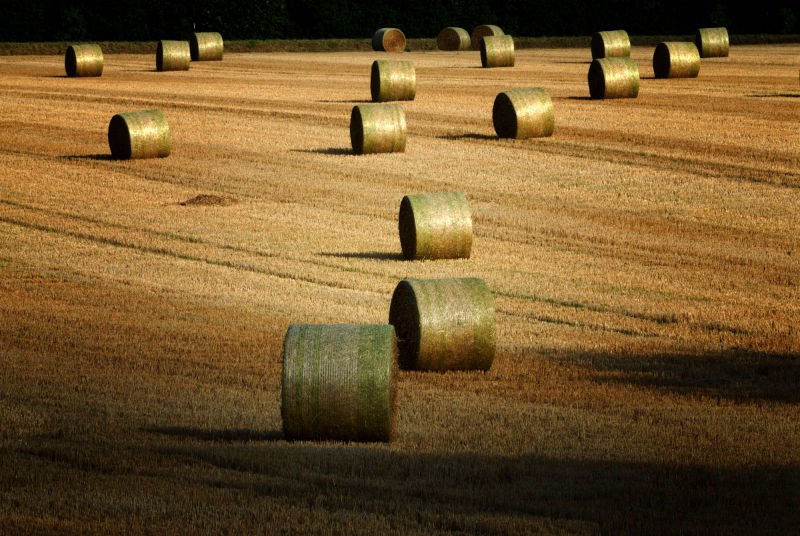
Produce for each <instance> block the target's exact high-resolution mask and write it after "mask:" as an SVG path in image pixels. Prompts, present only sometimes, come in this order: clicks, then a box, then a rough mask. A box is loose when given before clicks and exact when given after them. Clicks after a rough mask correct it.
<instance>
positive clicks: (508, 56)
mask: <svg viewBox="0 0 800 536" xmlns="http://www.w3.org/2000/svg"><path fill="white" fill-rule="evenodd" d="M480 48H481V66H482V67H485V68H492V67H513V66H514V38H513V37H511V36H510V35H498V36H496V37H493V36H487V37H484V38H482V39H481V44H480Z"/></svg>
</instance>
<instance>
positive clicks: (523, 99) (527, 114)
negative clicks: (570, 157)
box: [492, 88, 555, 139]
mask: <svg viewBox="0 0 800 536" xmlns="http://www.w3.org/2000/svg"><path fill="white" fill-rule="evenodd" d="M492 123H494V130H495V132H497V135H498V136H499V137H501V138H516V139H525V138H541V137H546V136H551V135H552V134H553V127H554V125H555V116H554V114H553V101H552V100H551V99H550V94H549V93H547V91H545V90H544V89H542V88H527V89H514V90H510V91H504V92H502V93H499V94H498V95H497V97H495V99H494V106H493V107H492Z"/></svg>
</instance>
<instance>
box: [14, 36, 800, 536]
mask: <svg viewBox="0 0 800 536" xmlns="http://www.w3.org/2000/svg"><path fill="white" fill-rule="evenodd" d="M652 54H653V50H652V48H645V47H634V48H633V51H632V55H633V58H634V59H635V60H636V61H637V63H638V65H639V69H640V73H641V77H642V80H641V87H640V91H639V96H638V97H637V98H635V99H615V100H597V101H593V100H590V99H589V89H588V84H587V72H588V69H589V61H590V59H591V54H590V51H589V50H588V49H569V50H567V49H554V50H518V51H517V54H516V62H515V66H514V67H513V68H509V69H481V68H480V58H479V54H478V52H475V51H469V52H460V53H453V52H412V53H405V54H402V58H401V59H404V60H409V61H412V62H413V64H414V67H415V69H416V75H417V95H416V99H415V100H414V101H409V102H403V103H402V108H403V110H404V111H405V115H406V120H407V144H406V148H405V152H404V153H389V154H377V155H365V156H360V155H359V156H357V155H354V154H352V150H351V147H350V138H349V128H348V127H349V120H350V112H351V110H352V108H353V106H355V105H358V104H362V103H365V102H368V101H369V100H370V65H371V64H372V62H373V61H374V60H375V59H380V58H383V57H384V55H383V54H382V53H373V52H346V53H302V54H301V53H295V54H290V53H274V54H235V53H230V54H226V55H225V59H224V60H223V61H222V62H200V63H196V64H193V65H192V68H191V70H189V71H182V72H167V73H159V72H155V71H154V68H153V57H152V54H147V55H113V54H106V56H105V61H104V69H103V75H102V77H99V78H67V77H66V75H65V73H64V63H63V57H61V56H27V57H26V56H12V57H3V58H2V60H0V90H1V91H0V319H2V321H1V322H0V533H3V534H52V533H60V534H81V535H83V534H122V533H125V534H145V533H146V534H223V533H224V534H259V533H292V534H298V533H307V534H334V533H348V534H420V535H421V534H426V535H427V534H443V533H460V534H463V533H480V534H642V533H650V534H653V533H657V534H704V533H725V534H754V533H759V534H791V533H796V532H797V530H798V527H800V509H798V508H797V505H798V504H800V424H799V423H800V359H799V358H798V355H800V334H798V326H800V234H799V233H798V230H799V229H800V128H798V120H800V86H798V80H797V72H798V63H799V62H800V46H798V45H786V46H739V47H734V48H733V49H732V50H731V53H730V57H728V58H711V59H704V60H703V63H702V69H701V71H700V75H699V76H698V77H697V78H692V79H666V80H656V79H654V78H653V71H652V62H651V59H652ZM526 87H541V88H543V89H545V90H546V91H547V92H548V93H549V94H550V96H551V98H552V101H553V105H554V110H555V129H554V132H553V135H552V136H551V137H548V138H537V139H528V140H514V139H498V138H497V137H496V136H495V133H494V129H493V126H492V103H493V102H494V99H495V97H496V95H497V94H498V93H500V92H502V91H507V90H511V89H519V88H526ZM151 109H158V110H160V111H161V112H162V113H163V114H164V116H165V117H166V119H167V121H168V123H169V129H170V134H171V140H172V147H171V153H170V155H169V156H168V157H166V158H151V159H137V160H112V159H111V158H110V151H109V146H108V141H107V137H106V136H107V129H108V124H109V121H110V119H111V118H112V117H113V116H114V115H115V114H119V113H127V112H134V111H139V110H151ZM452 191H460V192H464V194H465V196H466V198H467V200H468V202H469V206H470V209H471V213H472V224H473V233H474V236H473V243H472V252H471V256H470V258H468V259H457V260H433V261H406V260H403V257H402V254H401V248H400V240H399V237H398V228H397V225H398V223H397V217H398V208H399V206H400V202H401V200H402V199H403V196H405V195H409V194H419V193H436V192H452ZM454 277H477V278H481V279H483V280H484V281H485V282H486V284H487V285H488V286H489V288H491V289H492V291H493V294H494V306H495V309H496V329H497V349H496V355H495V358H494V361H493V363H492V366H491V369H490V370H489V371H487V372H482V371H462V372H447V373H436V372H415V371H400V372H398V373H397V376H396V395H397V398H396V423H395V429H394V435H395V438H394V441H392V442H390V443H343V442H312V441H294V442H288V441H286V440H285V439H284V435H283V431H282V423H281V408H280V400H281V359H282V353H281V352H282V343H283V339H284V336H285V334H286V330H287V328H288V326H289V325H290V324H295V323H343V322H352V323H360V324H375V323H386V322H387V320H388V312H389V303H390V299H391V296H392V292H393V290H394V288H395V287H396V285H397V283H398V282H399V281H401V280H402V279H405V278H416V279H425V278H454Z"/></svg>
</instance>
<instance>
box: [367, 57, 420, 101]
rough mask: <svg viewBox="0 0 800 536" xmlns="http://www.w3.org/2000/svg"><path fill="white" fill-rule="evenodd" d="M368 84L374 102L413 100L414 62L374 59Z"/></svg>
mask: <svg viewBox="0 0 800 536" xmlns="http://www.w3.org/2000/svg"><path fill="white" fill-rule="evenodd" d="M369 86H370V92H371V93H372V100H373V101H374V102H387V101H400V100H414V97H415V96H416V94H417V75H416V72H415V71H414V64H413V63H411V62H410V61H392V60H375V61H374V62H372V74H371V76H370V84H369Z"/></svg>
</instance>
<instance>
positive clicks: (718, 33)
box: [694, 28, 730, 58]
mask: <svg viewBox="0 0 800 536" xmlns="http://www.w3.org/2000/svg"><path fill="white" fill-rule="evenodd" d="M694 44H695V46H696V47H697V50H698V51H699V52H700V57H701V58H725V57H727V56H728V54H729V53H730V41H729V40H728V29H727V28H700V29H698V30H697V33H696V34H695V36H694Z"/></svg>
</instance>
